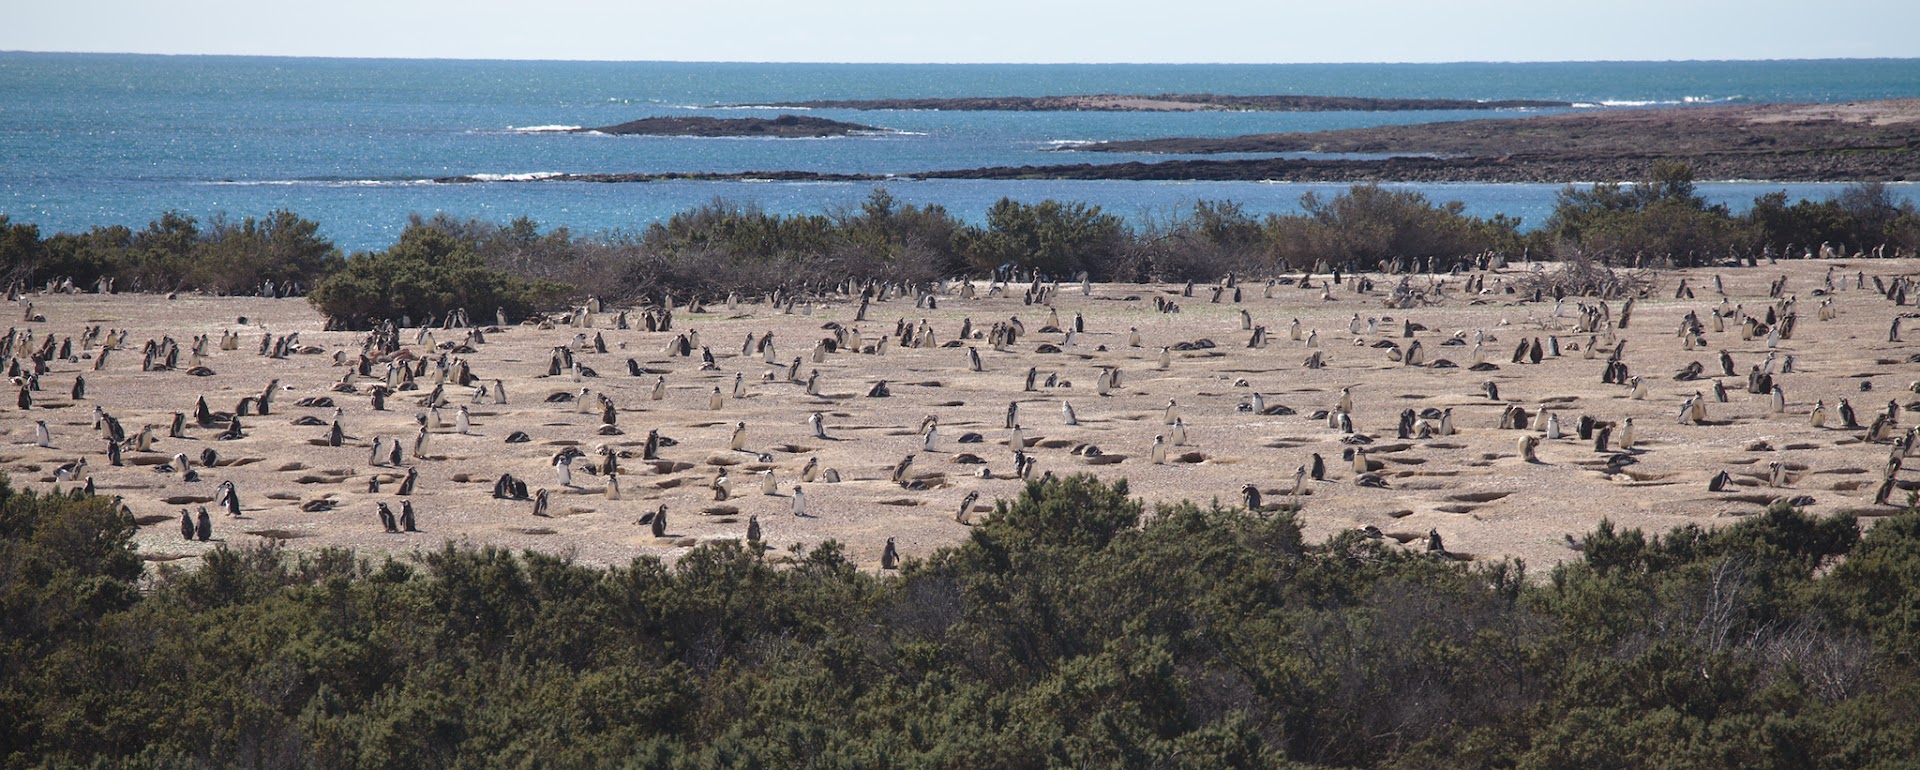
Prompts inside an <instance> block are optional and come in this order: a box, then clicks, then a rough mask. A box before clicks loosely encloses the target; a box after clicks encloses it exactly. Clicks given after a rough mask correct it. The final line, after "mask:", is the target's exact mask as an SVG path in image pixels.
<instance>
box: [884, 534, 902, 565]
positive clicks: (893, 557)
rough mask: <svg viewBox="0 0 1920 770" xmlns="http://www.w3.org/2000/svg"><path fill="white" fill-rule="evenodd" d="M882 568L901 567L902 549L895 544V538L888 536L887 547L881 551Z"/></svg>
mask: <svg viewBox="0 0 1920 770" xmlns="http://www.w3.org/2000/svg"><path fill="white" fill-rule="evenodd" d="M880 568H881V569H887V570H891V569H899V568H900V550H899V549H898V548H895V547H894V545H893V538H887V547H886V548H885V549H884V550H882V551H881V552H880Z"/></svg>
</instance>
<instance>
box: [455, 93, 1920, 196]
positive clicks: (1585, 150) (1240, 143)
mask: <svg viewBox="0 0 1920 770" xmlns="http://www.w3.org/2000/svg"><path fill="white" fill-rule="evenodd" d="M787 117H791V116H782V117H781V118H778V119H775V120H774V121H763V122H771V123H778V122H779V121H780V120H785V119H786V118H787ZM657 120H673V121H688V120H701V121H709V120H713V119H712V118H670V119H668V118H663V119H657ZM794 120H795V121H805V120H812V119H808V118H794ZM827 122H831V121H827ZM843 125H850V124H843ZM862 128H863V129H865V127H862ZM796 130H797V127H796ZM865 130H874V129H865ZM713 135H722V134H713ZM726 135H744V136H754V135H773V134H751V133H750V134H726ZM800 135H812V134H800ZM1071 151H1075V152H1094V153H1101V152H1105V153H1116V152H1119V153H1169V154H1175V153H1177V154H1187V155H1206V154H1213V153H1243V154H1244V153H1273V154H1275V155H1276V156H1277V157H1271V158H1236V159H1221V160H1212V159H1205V158H1200V159H1191V158H1190V159H1177V160H1166V161H1160V162H1145V161H1129V162H1122V163H1079V164H1057V165H1033V166H1001V167H992V168H974V169H953V170H943V171H924V172H919V173H912V174H898V175H892V174H888V175H872V174H836V173H819V172H807V171H780V170H768V171H749V172H737V173H705V172H688V173H681V172H670V173H635V174H554V175H550V176H546V177H543V178H542V179H541V180H539V181H558V182H651V181H664V180H680V179H699V180H782V181H869V180H871V181H877V180H881V179H891V178H918V179H1075V180H1079V179H1122V180H1149V181H1183V180H1209V181H1287V182H1532V183H1548V184H1559V183H1564V182H1581V181H1605V180H1633V179H1644V178H1646V177H1647V176H1649V175H1650V174H1651V172H1652V170H1653V168H1654V166H1656V165H1657V164H1660V163H1668V162H1679V163H1685V164H1688V165H1689V166H1691V167H1692V168H1693V171H1694V174H1695V175H1696V177H1697V178H1700V179H1749V180H1764V181H1771V182H1903V181H1911V180H1920V99H1893V100H1882V101H1871V102H1854V103H1848V104H1767V105H1721V106H1711V107H1674V108H1664V109H1660V108H1656V109H1638V110H1602V111H1593V112H1579V113H1563V114H1554V115H1538V116H1533V117H1525V118H1507V119H1493V120H1460V121H1446V122H1436V123H1420V124H1413V125H1402V126H1377V127H1372V128H1354V129H1342V130H1337V131H1317V132H1306V133H1289V134H1260V135H1253V136H1240V137H1224V138H1191V139H1183V138H1169V139H1149V140H1141V141H1129V142H1107V143H1102V144H1093V145H1084V146H1080V147H1077V148H1074V149H1073V150H1071ZM1287 153H1319V154H1323V155H1333V156H1334V157H1315V158H1301V157H1279V156H1282V155H1284V154H1287ZM1340 155H1351V156H1352V157H1345V158H1343V157H1338V156H1340ZM435 181H439V182H479V181H491V180H486V179H482V178H476V177H469V176H451V177H443V178H440V179H437V180H435Z"/></svg>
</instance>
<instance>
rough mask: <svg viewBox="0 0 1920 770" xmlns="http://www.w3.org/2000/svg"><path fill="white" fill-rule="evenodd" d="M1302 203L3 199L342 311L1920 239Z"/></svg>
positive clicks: (1690, 195) (64, 238)
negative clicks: (351, 243) (616, 223)
mask: <svg viewBox="0 0 1920 770" xmlns="http://www.w3.org/2000/svg"><path fill="white" fill-rule="evenodd" d="M1301 209H1302V210H1301V212H1300V213H1297V214H1285V215H1281V214H1265V215H1261V214H1257V213H1254V212H1249V211H1247V210H1246V209H1245V208H1243V207H1242V206H1240V205H1238V204H1235V203H1232V202H1225V201H1199V202H1196V203H1195V204H1194V206H1193V207H1192V209H1191V210H1189V211H1184V212H1179V213H1178V214H1176V215H1173V216H1168V217H1161V218H1156V219H1154V220H1153V221H1146V222H1142V223H1138V224H1131V223H1129V222H1128V221H1126V220H1125V219H1122V218H1121V217H1119V216H1117V215H1115V214H1112V213H1110V212H1106V211H1103V210H1101V209H1100V208H1099V207H1098V206H1090V205H1087V204H1083V203H1073V202H1061V201H1053V200H1045V201H1040V202H1038V203H1021V202H1018V201H1013V200H1004V199H1003V200H1001V201H1000V202H998V203H996V204H995V205H994V206H992V207H991V208H990V209H989V210H988V211H987V214H986V217H985V221H983V222H981V223H979V224H972V223H968V222H965V221H963V220H961V219H960V218H958V217H956V216H954V215H953V214H952V213H950V212H948V211H946V210H945V209H943V208H941V207H940V206H935V205H928V206H919V207H915V206H912V205H907V204H903V203H901V202H899V201H898V200H896V199H894V198H893V197H892V196H891V195H889V194H888V193H886V192H885V191H884V190H875V191H874V193H873V194H872V195H871V196H870V197H869V198H868V199H867V200H866V201H865V202H864V203H863V204H862V205H860V206H857V207H850V208H847V209H844V210H836V211H829V212H823V213H819V214H797V215H778V214H769V213H766V212H764V211H761V210H759V209H757V208H755V207H753V206H751V205H743V204H737V203H731V202H727V201H715V202H713V203H711V204H708V205H705V206H701V207H699V208H696V209H693V210H691V211H686V212H682V213H680V214H677V215H675V216H673V217H670V218H669V219H667V220H666V221H664V222H657V223H654V224H651V225H648V226H646V227H645V228H644V229H641V230H638V231H634V232H615V233H601V234H595V235H591V236H581V235H577V234H575V233H572V232H570V231H568V230H567V229H565V228H553V229H549V230H546V231H544V232H543V231H542V230H541V228H540V226H539V225H538V223H535V222H532V221H529V220H526V219H518V220H514V221H512V222H508V223H504V224H498V223H490V222H480V221H462V220H458V219H455V218H451V217H446V216H435V217H431V218H424V217H418V216H416V217H414V218H413V219H412V220H411V221H410V222H409V224H408V227H407V229H406V230H405V231H404V232H403V233H402V234H401V235H400V237H399V239H398V240H397V241H396V242H395V243H394V244H393V245H392V246H390V247H388V248H387V249H385V250H383V251H378V252H373V253H369V254H358V255H354V256H352V257H343V256H342V255H341V254H340V253H339V250H338V249H336V248H334V246H333V244H332V243H331V242H329V241H327V240H325V239H324V238H321V237H320V236H319V234H318V225H317V224H316V223H314V222H311V221H308V220H304V219H301V218H300V217H298V216H296V215H294V214H292V213H290V212H285V211H277V212H273V213H271V214H269V215H267V216H266V217H265V218H263V219H261V220H254V219H251V218H249V219H245V220H242V221H240V222H238V223H234V222H231V221H227V220H225V219H216V220H215V221H214V222H212V223H210V224H206V225H204V226H203V225H202V224H201V223H199V222H198V221H196V220H195V219H193V218H192V217H185V216H181V215H179V214H175V213H167V214H164V215H162V216H161V217H160V218H159V219H158V220H156V221H154V222H152V223H151V224H149V225H148V226H147V228H146V229H144V230H139V231H134V230H132V229H129V228H126V227H121V226H114V227H96V228H94V229H92V230H89V231H87V232H84V233H60V234H56V235H53V236H51V237H45V238H43V237H42V236H41V234H40V232H39V229H38V228H37V227H35V226H33V225H31V224H23V223H13V222H10V221H9V220H7V219H6V218H5V217H4V215H0V259H3V260H4V261H3V262H0V264H3V265H4V276H5V277H6V278H7V279H8V280H10V281H12V282H17V283H19V284H22V285H27V286H36V285H43V284H44V283H45V282H48V281H64V280H72V281H73V282H74V284H75V285H76V287H77V288H80V289H82V290H91V289H92V288H94V287H96V286H97V285H98V284H99V282H100V281H101V280H102V279H110V280H112V281H113V282H114V286H115V288H116V289H117V290H120V291H150V292H168V291H175V290H194V291H204V292H211V293H243V294H253V293H258V292H260V291H262V289H263V287H265V286H267V285H268V284H269V282H271V285H272V286H273V287H274V291H275V292H276V293H283V294H284V293H289V292H292V293H299V294H309V295H310V296H311V297H312V299H313V301H314V303H315V305H316V306H317V307H319V309H320V310H321V311H322V312H324V313H326V314H327V315H329V316H332V317H334V318H336V319H339V320H340V321H341V322H342V323H345V324H348V325H364V324H365V323H366V322H367V321H368V320H370V319H381V318H399V317H401V316H403V315H405V316H411V317H412V318H414V319H416V320H418V319H426V318H430V317H436V316H440V315H442V314H444V313H445V312H446V311H447V310H449V309H452V308H455V307H465V308H466V309H467V310H468V313H469V314H470V316H471V317H473V318H476V319H486V318H491V317H493V315H494V310H495V309H496V308H497V309H501V310H504V311H506V312H507V313H508V314H509V315H510V316H514V317H516V318H517V317H520V316H522V315H523V314H524V313H526V312H528V311H529V310H531V309H533V308H537V307H543V306H547V305H550V304H552V303H554V302H557V301H560V300H561V299H562V298H564V297H567V296H569V295H572V296H583V295H585V294H587V293H593V294H597V295H599V296H600V297H601V298H602V299H604V300H608V301H615V302H618V301H627V300H638V299H640V298H655V299H657V298H658V296H659V294H660V293H661V292H663V291H671V292H675V293H676V294H678V295H679V296H681V297H687V296H690V295H704V296H707V297H709V298H713V297H718V296H724V295H725V294H726V293H727V292H732V291H738V292H742V293H744V294H754V293H758V292H762V291H770V290H772V289H775V288H788V289H800V288H806V287H809V286H811V287H815V288H821V287H825V286H827V285H831V284H838V283H841V282H844V281H846V280H848V279H855V280H867V279H877V280H884V281H902V282H910V283H913V282H926V281H933V280H937V279H939V278H942V277H948V276H954V275H961V274H972V275H985V274H987V273H989V272H992V271H995V270H1001V269H1017V270H1021V271H1039V272H1041V273H1043V274H1046V275H1051V276H1055V277H1060V278H1066V279H1070V278H1072V277H1074V276H1075V275H1077V274H1079V273H1080V272H1083V271H1084V272H1086V273H1087V274H1088V276H1089V277H1091V278H1092V279H1093V280H1096V281H1123V282H1130V281H1147V280H1167V281H1186V280H1194V281H1211V280H1215V279H1218V278H1220V277H1223V276H1225V275H1227V274H1228V273H1234V274H1237V275H1240V276H1242V277H1256V278H1257V277H1262V276H1269V275H1278V274H1284V273H1296V272H1300V271H1303V270H1309V269H1314V268H1315V267H1316V266H1325V267H1326V268H1327V269H1332V268H1342V269H1345V270H1348V271H1352V270H1359V269H1376V268H1378V267H1379V266H1380V265H1381V264H1383V263H1385V262H1390V261H1392V260H1395V259H1403V260H1408V261H1409V262H1410V261H1411V260H1420V261H1421V262H1422V264H1423V265H1424V264H1425V262H1426V261H1427V260H1433V261H1434V263H1435V264H1436V265H1438V266H1440V267H1442V268H1445V267H1448V266H1450V265H1451V264H1452V263H1454V262H1456V261H1459V260H1463V259H1472V258H1474V257H1476V256H1479V255H1484V254H1490V253H1499V254H1505V255H1507V256H1509V257H1520V256H1523V255H1525V256H1531V257H1535V258H1550V259H1551V258H1561V259H1564V258H1577V259H1581V260H1585V261H1591V262H1595V263H1599V264H1605V265H1635V264H1645V265H1648V266H1657V265H1663V264H1666V263H1667V261H1668V260H1671V262H1672V263H1673V264H1674V265H1675V266H1678V267H1689V266H1698V265H1708V264H1716V263H1725V262H1733V261H1744V260H1750V259H1760V258H1766V257H1799V256H1804V255H1806V254H1808V253H1813V254H1815V255H1820V254H1822V253H1826V252H1823V248H1825V249H1829V250H1831V252H1832V253H1843V254H1850V255H1851V254H1858V253H1861V252H1875V253H1879V254H1885V255H1893V254H1912V253H1914V252H1915V251H1916V250H1920V211H1916V209H1915V207H1914V206H1913V204H1912V203H1910V202H1900V201H1896V200H1895V199H1894V198H1893V196H1892V195H1891V194H1890V193H1889V191H1888V190H1887V188H1886V187H1885V186H1884V185H1879V184H1864V185H1855V186H1851V187H1848V188H1846V189H1845V190H1843V191H1842V192H1840V193H1839V194H1838V195H1836V196H1835V197H1833V198H1831V199H1827V200H1822V201H1810V200H1800V201H1795V202H1791V203H1790V202H1788V200H1787V196H1786V194H1785V193H1774V194H1770V195H1766V196H1763V197H1761V198H1758V199H1756V200H1755V201H1754V203H1753V205H1752V206H1751V207H1749V209H1748V210H1747V211H1746V212H1743V213H1740V214H1734V213H1733V212H1731V211H1730V210H1729V209H1728V208H1726V207H1724V206H1717V205H1711V204H1708V203H1707V202H1706V201H1704V200H1703V199H1701V198H1700V197H1699V196H1698V195H1697V194H1696V193H1695V191H1694V187H1693V182H1692V175H1691V172H1690V171H1689V170H1688V169H1687V167H1685V166H1683V165H1669V166H1662V167H1660V168H1659V169H1657V170H1656V171H1655V173H1654V174H1653V176H1652V177H1651V178H1649V179H1647V180H1643V181H1640V182H1636V183H1632V184H1601V185H1595V186H1591V187H1579V188H1576V187H1568V188H1567V189H1565V190H1563V191H1561V193H1560V194H1559V197H1558V200H1557V203H1556V206H1555V209H1554V211H1553V213H1552V215H1550V216H1549V217H1548V219H1547V220H1546V221H1545V222H1543V223H1541V226H1540V227H1538V228H1536V229H1533V230H1529V231H1522V230H1521V229H1520V226H1521V223H1520V222H1519V221H1518V220H1515V219H1512V218H1508V217H1504V216H1494V217H1492V218H1480V217H1474V216H1470V215H1468V214H1466V213H1465V210H1464V207H1463V206H1462V205H1461V204H1459V203H1457V202H1446V203H1440V202H1435V201H1432V200H1430V199H1428V198H1427V197H1426V196H1425V195H1423V194H1421V193H1418V192H1413V191H1407V190H1396V189H1391V188H1384V187H1379V186H1374V185H1360V186H1356V187H1353V188H1351V189H1349V190H1347V191H1346V192H1343V193H1341V194H1339V195H1336V196H1333V197H1332V198H1321V197H1319V196H1315V195H1311V194H1309V195H1307V196H1304V197H1303V198H1302V200H1301Z"/></svg>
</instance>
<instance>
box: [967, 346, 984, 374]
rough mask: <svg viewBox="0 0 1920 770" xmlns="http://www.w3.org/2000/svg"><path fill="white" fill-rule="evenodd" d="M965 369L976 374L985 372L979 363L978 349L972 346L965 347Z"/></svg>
mask: <svg viewBox="0 0 1920 770" xmlns="http://www.w3.org/2000/svg"><path fill="white" fill-rule="evenodd" d="M967 368H968V369H969V370H971V371H976V372H979V371H985V370H986V367H984V366H983V365H981V363H980V349H979V348H976V347H974V346H972V345H968V346H967Z"/></svg>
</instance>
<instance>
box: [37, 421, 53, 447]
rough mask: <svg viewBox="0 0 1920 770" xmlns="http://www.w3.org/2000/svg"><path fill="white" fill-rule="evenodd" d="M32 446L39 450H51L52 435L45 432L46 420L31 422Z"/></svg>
mask: <svg viewBox="0 0 1920 770" xmlns="http://www.w3.org/2000/svg"><path fill="white" fill-rule="evenodd" d="M33 444H34V446H37V447H40V448H41V449H52V448H53V434H52V433H51V432H49V431H48V430H47V421H46V420H34V421H33Z"/></svg>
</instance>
